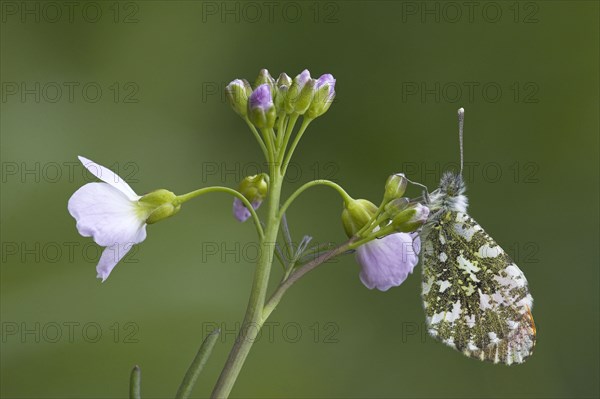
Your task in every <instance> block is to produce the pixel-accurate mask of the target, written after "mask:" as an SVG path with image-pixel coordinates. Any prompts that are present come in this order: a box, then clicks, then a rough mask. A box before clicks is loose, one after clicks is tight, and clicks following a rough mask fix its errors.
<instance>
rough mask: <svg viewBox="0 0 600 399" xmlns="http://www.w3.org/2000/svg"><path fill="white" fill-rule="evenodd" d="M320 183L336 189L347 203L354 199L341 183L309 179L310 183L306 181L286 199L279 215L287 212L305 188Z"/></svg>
mask: <svg viewBox="0 0 600 399" xmlns="http://www.w3.org/2000/svg"><path fill="white" fill-rule="evenodd" d="M318 185H322V186H328V187H331V188H333V189H335V190H336V191H337V192H338V193H339V194H340V195H341V196H342V198H343V199H344V202H346V203H348V202H349V201H352V197H350V195H348V193H347V192H346V190H344V189H343V188H342V186H340V185H339V184H337V183H334V182H332V181H331V180H323V179H319V180H313V181H309V182H308V183H305V184H304V185H302V186H301V187H300V188H299V189H297V190H296V191H295V192H294V193H293V194H292V195H291V196H290V197H289V198H288V199H287V201H285V203H284V204H283V206H282V207H281V209H280V210H279V215H280V216H281V215H283V214H284V213H285V211H286V210H287V209H288V208H289V206H290V205H292V202H294V200H295V199H296V198H297V197H298V196H299V195H300V194H302V193H303V192H304V191H305V190H307V189H309V188H311V187H314V186H318Z"/></svg>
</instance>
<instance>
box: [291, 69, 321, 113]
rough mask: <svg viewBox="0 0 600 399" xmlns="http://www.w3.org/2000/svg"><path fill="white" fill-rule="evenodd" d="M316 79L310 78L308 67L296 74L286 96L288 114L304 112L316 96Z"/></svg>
mask: <svg viewBox="0 0 600 399" xmlns="http://www.w3.org/2000/svg"><path fill="white" fill-rule="evenodd" d="M315 85H316V81H315V80H314V79H311V78H310V72H309V71H308V69H305V70H304V71H302V73H301V74H300V75H298V76H296V77H295V78H294V80H293V82H292V85H291V86H290V88H289V90H288V93H287V96H286V102H285V103H286V112H287V113H288V114H291V113H294V112H295V113H298V114H300V115H302V114H304V113H305V112H306V110H307V109H308V107H309V106H310V102H311V101H312V98H313V96H314V91H315Z"/></svg>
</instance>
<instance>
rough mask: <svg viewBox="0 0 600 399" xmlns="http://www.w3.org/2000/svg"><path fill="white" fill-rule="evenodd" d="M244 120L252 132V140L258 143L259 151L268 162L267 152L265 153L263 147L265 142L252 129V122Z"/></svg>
mask: <svg viewBox="0 0 600 399" xmlns="http://www.w3.org/2000/svg"><path fill="white" fill-rule="evenodd" d="M244 120H245V121H246V124H247V125H248V127H249V128H250V130H251V131H252V134H253V135H254V138H255V139H256V141H257V142H258V145H259V146H260V149H261V150H262V153H263V155H264V157H265V159H266V160H268V159H269V152H268V151H267V147H265V142H264V141H263V139H262V138H261V137H260V134H258V131H257V130H256V128H255V127H254V125H253V124H252V122H250V119H248V118H246V119H244Z"/></svg>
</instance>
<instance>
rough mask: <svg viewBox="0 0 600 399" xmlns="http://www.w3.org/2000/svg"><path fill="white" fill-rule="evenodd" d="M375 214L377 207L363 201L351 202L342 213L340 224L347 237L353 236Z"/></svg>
mask: <svg viewBox="0 0 600 399" xmlns="http://www.w3.org/2000/svg"><path fill="white" fill-rule="evenodd" d="M375 213H377V207H376V206H375V204H373V203H372V202H370V201H367V200H365V199H358V200H354V199H353V200H351V201H349V202H348V203H346V207H345V208H344V210H343V211H342V224H343V225H344V230H345V231H346V235H347V236H348V237H352V236H353V235H355V234H356V233H357V232H358V231H359V230H360V229H362V228H363V227H364V226H365V225H366V224H367V223H369V222H370V221H371V219H373V216H375Z"/></svg>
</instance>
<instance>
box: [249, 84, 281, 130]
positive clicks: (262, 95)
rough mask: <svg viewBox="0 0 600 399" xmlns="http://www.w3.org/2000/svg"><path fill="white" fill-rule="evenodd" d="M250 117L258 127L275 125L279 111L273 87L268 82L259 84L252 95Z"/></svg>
mask: <svg viewBox="0 0 600 399" xmlns="http://www.w3.org/2000/svg"><path fill="white" fill-rule="evenodd" d="M248 118H249V119H250V121H251V122H252V123H253V124H254V125H255V126H256V127H258V128H272V127H273V126H274V125H275V119H277V113H276V110H275V104H273V97H272V96H271V87H270V86H269V85H268V84H266V83H265V84H262V85H260V86H258V87H257V88H256V90H254V92H253V93H252V94H251V95H250V98H249V99H248Z"/></svg>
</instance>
